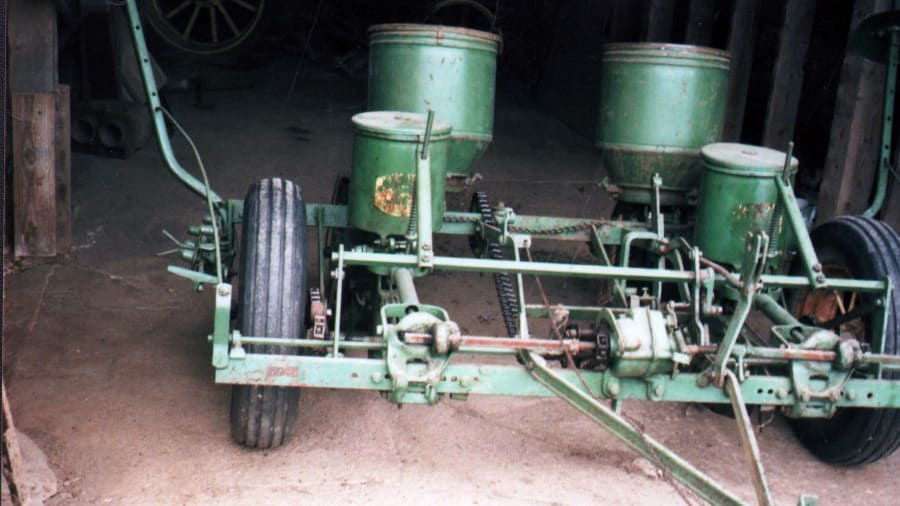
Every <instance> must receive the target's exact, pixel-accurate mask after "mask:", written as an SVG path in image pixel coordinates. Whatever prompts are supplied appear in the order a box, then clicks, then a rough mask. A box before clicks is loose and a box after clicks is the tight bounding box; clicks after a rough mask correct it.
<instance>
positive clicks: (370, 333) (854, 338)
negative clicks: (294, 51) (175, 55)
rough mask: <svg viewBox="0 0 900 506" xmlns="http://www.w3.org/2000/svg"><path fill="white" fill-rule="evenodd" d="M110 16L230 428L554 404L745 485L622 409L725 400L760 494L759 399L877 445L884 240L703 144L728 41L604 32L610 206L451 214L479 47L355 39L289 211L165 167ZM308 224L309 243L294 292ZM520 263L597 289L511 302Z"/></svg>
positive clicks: (883, 357)
mask: <svg viewBox="0 0 900 506" xmlns="http://www.w3.org/2000/svg"><path fill="white" fill-rule="evenodd" d="M126 7H127V9H128V13H129V19H130V22H131V24H132V31H133V35H134V41H135V46H136V48H137V53H138V58H139V61H140V62H141V63H142V70H143V76H144V80H145V86H146V92H147V96H148V102H149V103H150V107H151V108H152V112H153V115H154V119H155V125H156V128H157V132H158V134H159V141H160V145H161V148H162V151H163V154H164V156H165V159H166V161H167V163H168V165H169V168H170V169H171V170H172V171H173V172H174V173H175V175H176V176H178V178H179V179H181V180H182V181H184V182H185V183H186V184H187V185H188V186H189V187H190V188H191V189H193V190H194V191H196V192H197V193H198V194H199V195H201V196H202V197H203V198H204V199H205V200H206V202H207V211H208V213H209V215H208V216H207V217H206V221H205V223H204V224H203V225H200V226H196V227H193V228H192V229H191V231H190V232H191V234H193V235H195V236H197V237H196V239H195V240H193V241H190V242H186V243H181V247H182V251H181V255H182V257H183V258H184V259H185V260H187V261H188V262H189V263H190V265H191V266H190V268H189V269H187V268H181V267H170V271H172V272H174V273H175V274H179V275H181V276H184V277H186V278H188V279H190V280H192V281H194V282H195V283H196V284H197V285H202V284H207V285H210V286H212V287H214V290H215V323H214V328H213V330H212V333H211V334H210V336H209V339H210V342H211V347H212V365H213V368H214V370H215V379H216V382H218V383H225V384H232V385H233V393H232V401H231V423H232V434H233V436H234V438H235V440H236V441H237V442H239V443H240V444H242V445H246V446H248V447H253V448H271V447H277V446H279V445H281V444H282V443H283V442H284V441H285V440H286V439H287V438H288V437H289V435H290V433H291V431H292V429H293V426H294V423H295V419H296V414H297V409H298V404H299V395H300V391H301V389H302V388H317V387H327V388H341V389H362V390H371V391H376V392H379V393H380V394H381V395H383V396H384V397H385V398H386V399H387V400H388V401H390V402H393V403H397V404H424V405H433V404H436V403H438V402H440V401H441V400H442V399H444V398H447V397H449V398H451V399H457V400H462V399H465V398H466V397H467V396H469V395H477V394H486V395H510V396H558V397H559V398H561V399H563V400H564V401H565V402H567V403H569V404H571V405H572V406H574V407H575V408H577V409H578V410H580V411H581V412H583V413H584V414H585V415H587V416H588V417H590V418H591V419H592V420H594V421H595V422H597V423H598V424H599V425H601V426H602V427H604V428H606V429H607V430H609V431H611V432H612V433H613V434H615V435H616V436H617V437H618V438H619V439H621V440H622V441H624V442H625V443H626V444H628V445H629V446H631V447H632V448H633V449H634V450H635V451H637V452H638V453H640V454H641V455H643V456H645V457H647V458H648V459H650V460H651V461H652V462H654V463H656V464H657V465H659V466H661V467H663V468H665V469H667V470H668V472H670V473H671V475H672V476H674V477H675V478H676V479H677V480H678V481H680V482H681V483H682V484H684V485H686V486H687V487H689V488H690V489H691V490H692V491H693V492H694V493H696V494H697V495H698V496H700V497H702V498H703V499H704V500H706V501H709V502H711V503H713V504H742V503H743V502H742V500H741V499H740V498H739V497H737V496H735V495H734V494H732V493H730V492H728V491H726V490H724V489H723V487H722V486H721V485H719V484H718V483H716V482H715V481H714V480H713V479H712V478H710V477H709V476H707V475H706V474H704V473H703V472H701V471H700V470H698V469H697V468H695V467H694V466H692V465H691V464H689V463H688V462H686V461H684V460H683V459H681V458H679V457H678V456H676V455H675V454H673V453H672V452H671V451H670V450H669V449H667V448H666V447H665V446H663V445H662V444H660V443H659V442H657V441H655V440H654V439H652V438H651V437H649V436H648V435H646V434H645V433H643V431H642V430H641V429H639V428H638V427H636V426H635V425H633V424H632V423H631V422H630V421H629V420H628V419H627V418H626V417H625V416H624V415H623V414H622V413H621V407H622V403H623V402H624V401H626V400H627V401H631V400H644V401H649V402H689V403H704V404H707V405H724V406H730V408H731V410H732V411H733V413H734V415H735V420H736V422H737V425H738V427H739V429H740V433H741V435H742V440H743V443H744V449H745V453H746V455H747V459H748V463H749V466H750V469H751V474H752V476H753V481H754V484H755V489H756V493H757V499H758V501H759V502H760V503H764V504H769V503H771V501H772V499H771V494H770V491H769V489H768V486H767V484H766V480H765V475H764V473H763V469H762V465H761V463H760V456H759V450H758V447H757V445H756V439H755V435H754V431H753V428H752V425H751V423H750V420H749V417H748V410H747V406H764V407H767V408H769V409H778V410H780V411H781V412H782V413H783V414H784V415H785V416H787V417H788V418H789V419H790V420H791V423H792V424H793V425H794V427H795V428H796V430H797V433H798V434H799V435H800V437H801V439H802V440H803V443H804V444H805V445H806V446H807V447H808V448H809V449H810V451H812V452H813V453H814V454H815V455H816V456H818V457H819V458H820V459H822V460H824V461H826V462H829V463H834V464H840V465H860V464H865V463H869V462H873V461H876V460H878V459H881V458H883V457H885V456H887V455H889V454H891V453H892V452H893V451H895V450H896V449H897V447H898V446H900V410H898V408H900V375H898V370H900V356H898V345H900V343H898V339H900V299H898V297H896V296H895V293H894V286H895V285H896V284H898V283H900V257H898V253H897V252H898V251H900V237H898V235H897V233H895V232H894V231H892V230H890V229H889V228H888V227H887V226H886V225H884V224H883V223H881V222H878V221H875V220H873V219H870V218H863V217H842V218H838V219H836V220H833V221H829V222H827V223H824V224H822V225H820V226H819V227H817V228H816V229H815V230H814V231H813V232H812V233H811V234H809V233H808V232H807V229H806V226H805V224H804V220H803V217H802V216H801V213H800V210H799V208H798V206H797V202H796V199H795V196H794V192H793V189H792V177H793V174H794V172H795V171H796V169H797V166H798V162H797V160H796V159H794V158H793V157H792V156H790V153H782V152H778V151H775V150H772V149H767V148H763V147H758V146H749V145H741V144H728V143H717V142H716V141H717V140H718V136H719V125H721V121H722V110H723V103H724V79H725V77H724V76H725V75H726V73H727V68H728V55H727V53H723V52H720V51H715V50H709V49H705V48H697V47H693V46H679V45H671V44H626V45H621V44H620V45H612V46H608V47H607V48H606V50H605V52H604V62H603V63H604V70H603V72H604V78H603V84H604V89H603V92H602V98H601V108H600V111H601V114H600V118H599V122H600V125H599V128H598V143H599V145H600V146H601V147H602V149H603V153H604V155H603V156H604V160H605V163H606V165H607V168H608V169H609V172H610V175H611V179H610V181H608V183H607V188H608V189H610V191H611V192H613V193H615V194H616V196H617V197H619V198H620V202H622V203H624V204H627V208H625V211H623V212H620V213H619V214H620V215H619V216H614V217H613V218H612V219H609V218H605V217H596V216H593V217H586V218H559V217H549V216H527V215H519V214H517V213H516V212H515V210H514V209H513V208H511V207H508V206H503V205H500V206H491V205H490V204H489V202H488V201H487V198H486V197H485V196H484V195H483V194H480V193H476V194H475V196H474V198H473V202H472V207H471V208H470V209H469V210H465V211H463V210H448V209H446V206H445V193H446V191H447V190H448V188H451V189H453V188H457V187H459V186H460V183H462V184H463V185H464V184H465V183H466V180H467V179H468V178H469V177H470V174H471V168H472V165H473V164H474V162H475V161H476V160H477V158H478V156H479V155H480V154H481V153H482V152H483V151H484V150H485V148H486V147H487V145H488V143H489V142H490V141H491V135H492V121H493V101H494V82H495V79H494V74H495V68H496V67H495V65H496V64H495V60H496V54H497V48H498V44H499V38H498V37H497V36H495V35H493V34H490V33H484V32H477V31H473V30H468V29H461V28H452V27H441V26H430V25H381V26H376V27H373V28H372V29H371V30H370V37H371V56H370V78H369V109H370V111H371V112H365V113H361V114H358V115H356V116H354V117H353V118H352V125H353V132H354V140H353V164H352V172H351V177H350V179H349V181H348V182H345V183H342V184H339V185H338V188H337V189H336V192H335V199H334V202H332V203H329V204H310V203H306V202H304V200H303V198H302V194H301V191H300V187H299V186H298V185H297V184H295V183H294V182H291V181H288V180H284V179H279V178H274V179H263V180H262V181H259V182H257V183H255V184H253V185H252V186H251V188H250V191H249V192H248V194H247V196H246V198H245V199H244V200H225V199H222V198H221V197H219V196H218V195H217V194H216V193H215V192H213V191H212V190H211V189H210V188H209V184H208V181H207V179H206V174H205V170H204V169H203V166H202V163H201V164H200V167H201V170H202V171H203V178H202V181H201V180H200V179H197V178H194V177H193V176H191V175H189V174H188V173H187V172H186V171H185V170H184V169H183V167H182V166H181V165H180V164H179V163H178V161H177V160H176V159H175V157H174V155H173V152H172V149H171V146H170V145H169V142H168V135H167V134H166V131H165V123H164V119H165V118H166V117H169V114H168V112H167V111H165V110H164V109H163V108H162V107H161V106H160V103H159V99H158V93H157V90H156V87H155V84H154V81H153V76H152V74H151V73H150V71H149V67H148V61H149V60H148V55H147V51H146V46H145V44H144V40H143V37H142V31H141V30H142V28H141V24H140V20H139V17H138V15H137V11H136V8H135V3H134V1H133V0H129V1H127V2H126ZM893 40H894V41H895V45H896V38H894V39H893ZM894 47H895V46H894ZM176 125H177V124H176ZM789 151H790V150H789ZM198 158H199V157H198ZM623 214H624V215H625V216H622V215H623ZM238 227H241V233H240V236H241V246H240V248H238V245H237V244H236V242H237V239H236V238H237V237H238V234H237V228H238ZM307 231H310V232H312V233H313V237H314V238H315V241H314V242H315V247H316V248H317V251H318V276H317V278H314V279H313V280H312V282H311V283H308V281H307V271H308V270H309V269H308V266H307V265H306V258H307V255H306V249H307V247H308V244H307ZM438 234H457V235H462V236H466V237H468V238H469V242H470V244H471V246H472V249H473V251H474V252H475V255H474V258H468V257H466V258H463V257H456V256H449V255H445V254H442V252H441V251H439V250H438V249H437V247H436V243H435V240H434V239H435V236H436V235H438ZM538 240H540V241H574V242H575V243H582V244H584V243H586V244H588V245H590V247H591V251H592V252H594V254H595V258H594V259H593V262H592V263H589V264H584V263H580V264H575V263H556V262H545V261H534V260H533V255H532V249H533V248H534V244H535V241H538ZM238 250H240V255H239V257H240V258H239V267H238V269H237V273H238V275H239V278H240V279H239V285H238V286H239V290H238V291H239V293H238V294H237V296H236V299H237V304H238V306H239V308H240V310H239V311H240V318H239V320H240V322H239V324H238V326H237V328H233V327H232V316H233V314H232V304H233V300H234V298H235V294H234V293H233V291H232V285H231V284H230V282H229V279H230V277H231V274H232V272H233V271H232V270H231V264H232V260H233V259H234V258H236V257H238V253H237V252H238ZM439 271H464V272H479V273H489V274H492V275H493V276H494V280H495V284H496V289H497V293H498V295H499V299H500V307H501V312H502V317H503V319H504V323H505V326H506V329H507V331H508V334H509V335H505V336H493V335H468V334H464V333H463V332H462V331H461V330H460V326H459V325H458V324H457V323H456V322H455V321H454V319H453V317H452V315H451V314H450V313H449V312H448V310H447V309H446V308H443V307H439V306H436V305H433V304H430V303H429V294H428V293H420V292H419V291H417V287H416V281H417V280H418V279H420V278H422V277H425V276H428V275H429V274H431V273H434V272H439ZM529 276H561V277H569V278H575V277H577V278H585V279H589V280H593V281H595V282H596V284H597V285H598V286H599V285H600V284H601V283H607V284H608V286H609V287H610V291H611V293H610V302H609V303H607V304H600V305H580V304H577V303H572V302H566V301H561V302H556V301H554V302H553V303H552V304H551V303H550V302H549V301H539V302H537V303H535V302H532V301H528V300H526V297H525V289H524V280H525V279H526V277H529ZM751 312H755V313H756V314H758V315H759V316H760V318H764V319H765V321H766V322H767V323H766V324H765V329H764V330H765V331H764V332H758V331H756V330H754V329H753V328H751V327H752V326H751V325H749V324H748V316H749V315H750V314H751ZM542 320H543V321H545V322H549V325H546V326H545V325H543V324H542V325H540V326H538V322H540V321H542ZM538 328H541V329H549V330H547V334H546V335H544V334H540V333H538V331H536V330H535V329H538ZM484 355H491V356H500V357H508V359H509V361H508V363H507V364H505V365H500V364H497V363H496V361H489V362H484V361H479V359H478V357H479V356H484ZM559 364H564V367H560V365H559ZM348 409H352V407H348ZM801 502H802V503H804V504H812V503H813V502H814V499H812V498H809V497H804V498H801Z"/></svg>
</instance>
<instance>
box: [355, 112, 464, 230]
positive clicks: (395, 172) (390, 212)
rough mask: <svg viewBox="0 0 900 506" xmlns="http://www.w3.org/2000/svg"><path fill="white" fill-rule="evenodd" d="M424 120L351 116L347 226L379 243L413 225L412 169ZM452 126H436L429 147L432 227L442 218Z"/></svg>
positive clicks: (396, 115)
mask: <svg viewBox="0 0 900 506" xmlns="http://www.w3.org/2000/svg"><path fill="white" fill-rule="evenodd" d="M426 120H427V117H426V116H425V115H424V114H417V113H407V112H392V111H379V112H364V113H361V114H357V115H356V116H353V132H354V135H353V169H352V175H351V177H350V201H349V202H350V206H349V222H350V225H351V226H353V227H356V228H358V229H360V230H365V231H367V232H372V233H375V234H378V235H380V236H382V237H387V236H389V235H404V234H406V233H407V232H409V231H410V230H414V228H413V229H410V226H411V224H412V223H413V218H414V216H413V212H414V208H415V206H414V202H415V180H416V168H417V163H418V159H419V156H418V155H419V151H420V149H421V147H422V141H423V139H424V136H425V126H426ZM450 131H451V127H450V124H449V123H447V122H446V121H442V120H435V124H434V128H433V130H432V132H431V142H430V144H429V148H428V149H429V160H430V162H431V176H432V177H431V195H432V199H431V218H432V227H433V228H435V229H438V228H440V226H441V222H442V220H443V217H444V198H443V196H444V189H445V187H446V177H445V173H446V167H447V151H448V148H449V140H450Z"/></svg>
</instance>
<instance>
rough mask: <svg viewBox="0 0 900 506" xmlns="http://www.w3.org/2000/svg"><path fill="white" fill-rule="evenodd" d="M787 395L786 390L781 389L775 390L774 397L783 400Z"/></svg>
mask: <svg viewBox="0 0 900 506" xmlns="http://www.w3.org/2000/svg"><path fill="white" fill-rule="evenodd" d="M787 394H788V393H787V390H785V389H783V388H779V389H778V390H775V397H777V398H779V399H784V398H785V397H787Z"/></svg>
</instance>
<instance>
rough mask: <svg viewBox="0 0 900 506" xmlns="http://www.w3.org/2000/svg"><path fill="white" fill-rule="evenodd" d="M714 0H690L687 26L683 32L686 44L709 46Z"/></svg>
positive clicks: (714, 7)
mask: <svg viewBox="0 0 900 506" xmlns="http://www.w3.org/2000/svg"><path fill="white" fill-rule="evenodd" d="M715 12H716V1H715V0H691V4H690V7H689V8H688V21H687V28H686V30H685V34H684V42H685V43H686V44H696V45H698V46H710V45H712V39H713V33H712V30H713V15H714V14H715Z"/></svg>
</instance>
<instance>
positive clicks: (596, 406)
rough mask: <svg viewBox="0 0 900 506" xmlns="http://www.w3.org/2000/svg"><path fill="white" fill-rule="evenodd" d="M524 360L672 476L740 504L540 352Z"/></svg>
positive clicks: (711, 498)
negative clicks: (552, 365) (568, 377)
mask: <svg viewBox="0 0 900 506" xmlns="http://www.w3.org/2000/svg"><path fill="white" fill-rule="evenodd" d="M523 360H524V362H525V364H526V365H527V366H528V367H527V368H528V370H529V371H530V372H531V375H532V376H533V377H534V379H535V380H536V381H537V382H539V383H541V384H542V385H544V386H545V387H547V389H548V390H550V391H552V392H553V393H555V394H556V395H557V396H559V398H561V399H562V400H564V401H566V402H568V403H569V404H570V405H571V406H572V407H574V408H575V409H577V410H579V411H581V412H582V413H584V414H585V415H587V416H588V417H589V418H590V419H591V420H593V421H594V422H596V423H597V424H598V425H600V426H601V427H603V428H605V429H607V430H609V431H610V432H611V433H612V434H613V435H614V436H616V437H617V438H619V440H620V441H622V442H623V443H625V444H626V445H628V446H630V447H631V448H632V449H634V450H635V451H637V452H638V453H640V454H641V455H643V456H644V457H645V458H646V459H648V460H650V461H651V462H659V464H658V465H661V466H663V467H664V468H665V469H666V470H668V471H669V472H670V473H671V474H672V476H673V477H674V478H675V479H676V480H678V481H679V482H681V483H683V484H684V485H686V486H688V487H690V489H691V490H692V491H693V492H694V493H696V494H697V495H699V496H700V497H702V498H703V499H704V500H705V501H707V502H709V503H710V504H717V505H736V506H739V505H743V504H745V503H744V502H743V501H741V499H740V498H739V497H737V496H736V495H734V494H732V493H730V492H728V491H727V490H725V488H724V487H722V485H721V484H719V483H718V482H716V481H715V480H714V479H712V478H711V477H710V476H708V475H706V474H705V473H703V472H702V471H700V470H699V469H697V468H696V467H694V466H693V465H691V464H690V463H689V462H688V461H686V460H684V459H682V458H681V457H679V456H678V455H676V454H675V453H674V452H672V450H670V449H669V448H667V447H666V446H664V445H663V444H662V443H660V442H658V441H656V440H655V439H653V438H652V437H650V436H648V435H647V434H646V433H645V432H643V430H641V429H639V428H638V427H636V426H635V425H634V424H633V423H631V422H629V421H628V420H627V419H626V418H624V417H622V416H621V415H620V414H619V413H616V412H615V411H614V410H613V409H612V408H609V407H607V406H606V405H605V404H602V403H601V402H599V401H598V400H597V399H596V397H595V396H594V395H591V394H590V393H585V392H584V391H583V390H582V389H580V388H578V387H576V386H575V385H574V384H573V382H571V381H568V380H566V379H565V378H563V377H562V376H560V375H559V374H558V373H557V372H556V371H554V370H552V369H550V368H549V367H547V363H546V361H545V360H544V359H543V358H541V357H540V356H536V355H534V354H532V353H529V352H524V354H523Z"/></svg>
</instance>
